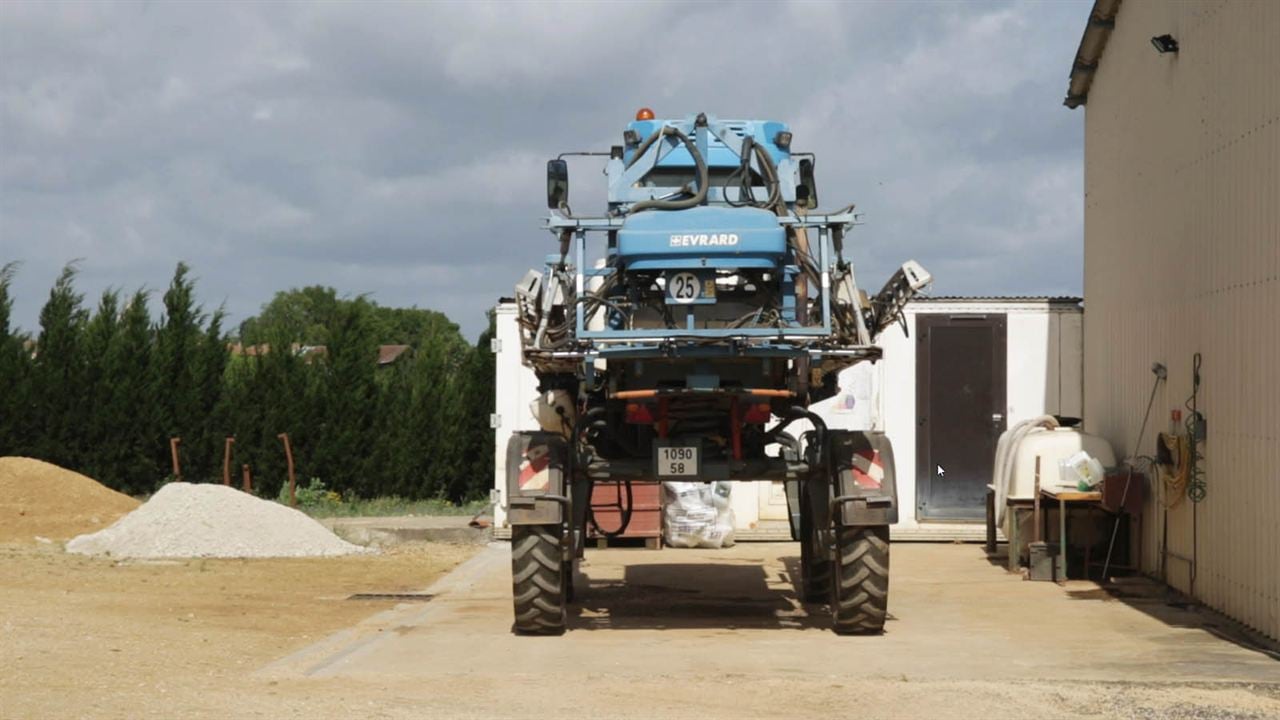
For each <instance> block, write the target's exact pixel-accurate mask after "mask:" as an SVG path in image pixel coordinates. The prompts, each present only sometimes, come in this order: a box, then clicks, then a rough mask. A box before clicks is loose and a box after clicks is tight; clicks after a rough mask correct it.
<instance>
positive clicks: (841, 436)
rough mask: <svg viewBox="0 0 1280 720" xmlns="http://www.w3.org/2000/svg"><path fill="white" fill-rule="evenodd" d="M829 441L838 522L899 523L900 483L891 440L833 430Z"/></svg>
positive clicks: (882, 434)
mask: <svg viewBox="0 0 1280 720" xmlns="http://www.w3.org/2000/svg"><path fill="white" fill-rule="evenodd" d="M829 442H830V443H831V455H830V458H831V464H832V470H833V472H834V473H835V480H836V487H835V488H834V489H835V491H836V493H837V495H836V498H835V503H834V504H835V512H836V514H837V515H836V517H837V520H838V522H839V523H840V524H841V525H845V526H855V525H892V524H893V523H896V522H898V483H897V478H896V475H895V472H894V463H893V445H892V444H891V443H890V442H889V438H888V437H886V436H885V434H884V433H880V432H860V431H845V430H833V431H831V433H830V435H829Z"/></svg>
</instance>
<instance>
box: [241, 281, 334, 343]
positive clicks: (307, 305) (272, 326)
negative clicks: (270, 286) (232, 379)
mask: <svg viewBox="0 0 1280 720" xmlns="http://www.w3.org/2000/svg"><path fill="white" fill-rule="evenodd" d="M344 302H350V301H343V300H339V299H338V291H337V290H334V289H333V288H331V287H325V286H322V285H310V286H308V287H305V288H302V289H301V290H299V289H297V288H294V289H292V290H288V291H284V290H282V291H280V292H277V293H276V294H275V296H274V297H273V298H271V302H269V303H267V304H266V305H263V306H262V311H261V312H260V313H258V314H257V315H256V316H254V317H251V318H249V319H247V320H245V321H244V322H243V323H241V324H240V341H241V342H242V343H244V344H245V345H260V344H265V343H268V342H269V341H270V340H272V339H275V340H279V339H281V338H283V339H285V341H286V342H288V343H299V344H302V345H325V344H327V343H328V342H329V328H330V327H332V325H333V323H334V322H335V320H336V318H337V313H338V309H339V307H340V306H341V305H342V304H343V303H344Z"/></svg>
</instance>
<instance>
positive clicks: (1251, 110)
mask: <svg viewBox="0 0 1280 720" xmlns="http://www.w3.org/2000/svg"><path fill="white" fill-rule="evenodd" d="M1164 33H1171V34H1172V35H1173V36H1174V37H1175V38H1176V39H1177V40H1178V42H1179V44H1180V51H1179V52H1178V53H1177V54H1176V55H1174V54H1165V55H1160V54H1158V53H1156V51H1155V50H1154V49H1153V47H1152V45H1151V38H1152V37H1153V36H1156V35H1163V34H1164ZM1277 38H1280V2H1270V1H1268V2H1263V1H1260V0H1259V1H1256V2H1252V1H1249V0H1237V1H1233V2H1154V1H1151V0H1125V2H1124V3H1123V4H1122V5H1121V6H1120V9H1119V14H1118V16H1117V17H1116V23H1115V29H1114V31H1113V32H1112V35H1111V37H1110V40H1109V42H1108V43H1107V45H1106V50H1105V52H1104V53H1103V55H1102V58H1101V62H1100V64H1099V67H1098V69H1097V71H1096V73H1095V77H1094V79H1093V84H1092V87H1091V88H1090V90H1089V93H1088V103H1087V105H1086V106H1085V127H1086V136H1085V158H1086V164H1085V191H1086V200H1085V307H1086V313H1085V335H1084V342H1085V362H1084V373H1085V400H1084V403H1085V413H1084V414H1085V418H1086V426H1087V428H1088V429H1089V430H1090V431H1092V432H1096V433H1098V434H1101V435H1103V436H1105V437H1107V438H1108V439H1109V440H1111V442H1112V443H1113V444H1114V445H1115V449H1116V455H1117V457H1124V456H1127V455H1129V454H1130V453H1133V452H1135V447H1134V445H1135V442H1136V438H1137V435H1138V430H1139V426H1140V425H1141V422H1142V416H1143V411H1144V410H1145V409H1146V404H1147V398H1148V394H1149V393H1150V392H1151V387H1152V381H1153V377H1154V376H1153V375H1152V373H1151V370H1150V367H1151V364H1152V363H1153V362H1162V363H1164V364H1165V365H1167V366H1168V369H1169V379H1168V382H1167V383H1164V384H1163V385H1162V386H1161V387H1160V388H1159V390H1158V392H1157V394H1156V399H1155V407H1154V408H1153V410H1152V419H1151V424H1150V427H1148V430H1147V435H1146V438H1145V439H1144V440H1143V442H1142V446H1141V447H1138V448H1136V452H1137V453H1138V454H1141V455H1151V454H1153V453H1154V449H1155V433H1156V432H1158V431H1163V430H1167V429H1168V428H1169V424H1170V422H1169V421H1170V410H1171V409H1174V408H1182V407H1183V403H1184V402H1185V401H1186V400H1187V398H1188V396H1190V394H1191V377H1192V367H1191V363H1192V356H1193V354H1194V353H1197V352H1199V353H1201V354H1202V355H1203V367H1202V373H1201V376H1202V384H1201V389H1200V396H1199V406H1200V409H1201V412H1202V413H1203V414H1204V416H1205V417H1206V418H1207V420H1208V441H1207V443H1206V444H1205V445H1204V456H1205V460H1204V463H1203V465H1204V468H1205V471H1206V481H1207V490H1208V494H1207V497H1205V499H1204V500H1203V502H1200V503H1198V504H1197V503H1192V502H1190V501H1189V500H1187V499H1185V498H1183V499H1182V500H1181V502H1179V503H1177V504H1176V505H1174V507H1172V508H1171V509H1169V510H1167V522H1166V511H1165V509H1164V508H1165V505H1166V504H1173V503H1174V501H1175V498H1173V497H1169V496H1168V494H1167V493H1165V492H1163V489H1162V488H1160V487H1153V488H1152V489H1153V491H1154V492H1155V493H1156V497H1155V498H1153V499H1152V500H1150V501H1149V502H1148V504H1147V512H1146V515H1145V518H1144V532H1143V535H1144V538H1143V558H1142V560H1143V565H1144V568H1145V569H1146V570H1147V571H1148V572H1152V573H1154V574H1157V575H1158V574H1159V573H1160V572H1161V568H1162V561H1163V566H1164V567H1165V568H1167V579H1168V581H1169V583H1170V584H1172V585H1173V586H1175V587H1176V588H1178V589H1180V590H1182V591H1184V592H1188V593H1190V594H1192V595H1194V596H1195V597H1196V598H1198V599H1200V600H1201V601H1203V602H1205V603H1206V604H1208V605H1209V606H1211V607H1214V608H1217V609H1219V610H1221V611H1222V612H1224V613H1226V614H1227V615H1229V616H1232V617H1234V618H1236V619H1239V620H1241V621H1243V622H1244V623H1246V624H1248V625H1250V626H1252V627H1254V628H1256V629H1258V630H1260V631H1262V632H1263V633H1265V634H1267V635H1269V636H1270V637H1272V638H1280V42H1277ZM1184 415H1185V411H1184ZM1166 532H1167V537H1168V550H1169V555H1168V557H1167V559H1164V558H1163V557H1162V552H1161V550H1162V543H1163V538H1164V537H1165V535H1166Z"/></svg>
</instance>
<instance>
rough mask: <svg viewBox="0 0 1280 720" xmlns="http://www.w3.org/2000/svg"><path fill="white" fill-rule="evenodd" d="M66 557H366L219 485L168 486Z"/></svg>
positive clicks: (281, 509) (293, 514)
mask: <svg viewBox="0 0 1280 720" xmlns="http://www.w3.org/2000/svg"><path fill="white" fill-rule="evenodd" d="M67 552H73V553H80V554H82V555H111V556H113V557H126V558H179V557H233V558H249V557H306V556H331V555H350V554H352V553H359V552H367V550H366V549H365V548H362V547H360V546H359V545H352V544H351V543H349V542H347V541H345V540H342V539H340V538H339V537H338V536H337V535H334V534H333V533H332V532H330V531H329V530H328V529H326V528H325V527H324V526H323V525H321V524H320V523H318V522H316V521H315V520H312V519H311V518H310V517H308V516H306V515H304V514H303V513H301V512H298V511H297V510H294V509H292V508H288V507H285V506H284V505H281V504H279V503H274V502H271V501H269V500H262V499H260V498H256V497H254V496H252V495H249V494H248V493H243V492H240V491H239V490H233V489H232V488H229V487H224V486H222V485H191V484H189V483H170V484H168V485H165V486H164V487H162V488H160V491H159V492H157V493H156V494H155V495H152V496H151V499H150V500H148V501H147V502H146V503H145V504H144V505H143V506H142V507H140V508H138V509H137V510H134V511H133V512H131V513H129V514H128V515H126V516H124V517H123V518H121V519H120V520H119V521H118V522H117V523H116V524H114V525H112V526H111V527H109V528H107V529H105V530H101V531H99V532H96V533H93V534H92V535H81V536H80V537H78V538H75V539H74V540H72V541H71V542H69V543H67Z"/></svg>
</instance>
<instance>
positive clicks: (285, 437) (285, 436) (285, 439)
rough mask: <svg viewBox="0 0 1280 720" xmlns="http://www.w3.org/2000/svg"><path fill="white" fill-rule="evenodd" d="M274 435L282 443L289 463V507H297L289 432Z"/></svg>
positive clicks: (296, 487)
mask: <svg viewBox="0 0 1280 720" xmlns="http://www.w3.org/2000/svg"><path fill="white" fill-rule="evenodd" d="M276 437H278V438H280V442H282V443H284V459H285V460H286V461H287V462H288V464H289V507H298V482H297V480H296V479H295V478H294V476H293V447H292V446H290V445H289V433H280V434H279V435H277V436H276Z"/></svg>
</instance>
